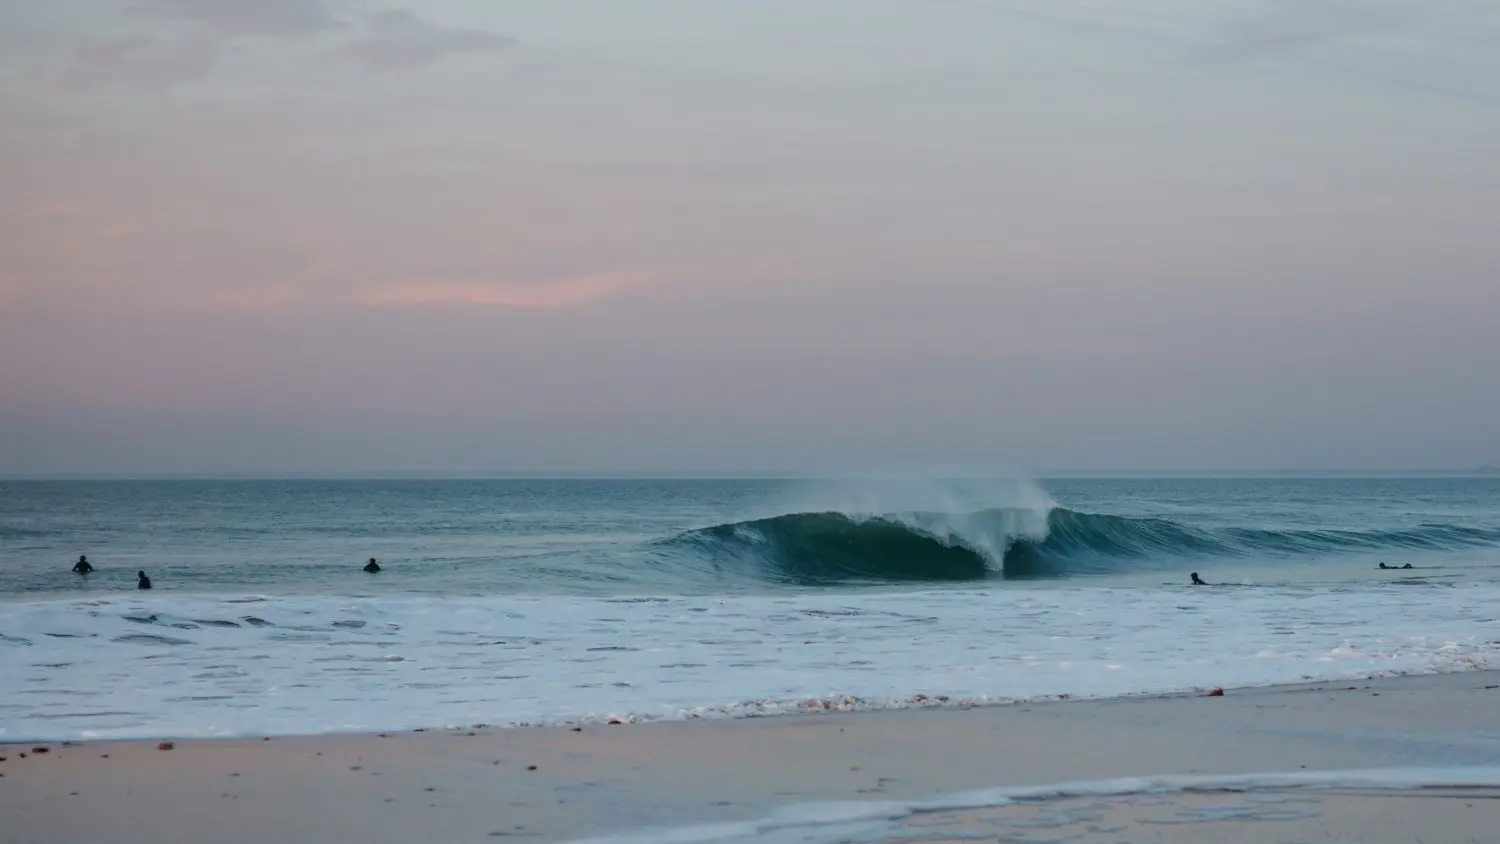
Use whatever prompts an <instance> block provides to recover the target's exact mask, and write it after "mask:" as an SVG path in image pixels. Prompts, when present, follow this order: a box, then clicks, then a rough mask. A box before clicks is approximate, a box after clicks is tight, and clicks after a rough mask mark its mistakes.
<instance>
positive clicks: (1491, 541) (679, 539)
mask: <svg viewBox="0 0 1500 844" xmlns="http://www.w3.org/2000/svg"><path fill="white" fill-rule="evenodd" d="M667 544H668V545H669V546H671V547H674V548H677V549H681V550H691V551H693V552H695V553H696V554H700V555H703V556H704V557H706V558H708V559H709V560H711V561H712V562H713V563H714V565H715V566H730V567H732V568H734V569H735V570H737V571H738V572H739V573H741V574H749V575H751V576H752V577H756V578H760V579H768V580H772V581H776V582H784V583H796V584H803V585H826V584H832V583H844V582H858V581H874V582H881V581H885V582H910V581H932V582H942V581H968V580H985V579H990V578H1007V579H1031V578H1049V577H1062V576H1067V575H1070V574H1088V573H1105V572H1109V571H1114V570H1118V569H1120V568H1121V567H1123V566H1125V565H1127V564H1128V563H1129V562H1130V561H1132V560H1137V561H1138V560H1145V559H1150V560H1153V561H1161V562H1168V561H1183V562H1186V561H1188V560H1193V559H1202V558H1212V557H1229V556H1245V555H1251V554H1261V555H1266V556H1289V555H1294V554H1310V555H1330V554H1339V553H1353V552H1361V551H1379V550H1385V549H1389V550H1392V551H1400V550H1458V549H1462V548H1475V547H1485V546H1493V545H1496V544H1500V529H1490V528H1474V527H1463V526H1458V525H1443V524H1428V525H1421V526H1418V527H1416V528H1411V529H1406V530H1388V531H1333V530H1329V531H1318V530H1267V529H1248V528H1196V527H1192V526H1188V525H1183V524H1180V523H1178V522H1175V521H1172V520H1170V519H1154V518H1132V517H1126V516H1115V515H1109V514H1101V513H1084V512H1080V511H1076V510H1070V509H1067V508H1065V507H1054V508H1051V509H1050V510H1045V511H1038V510H1030V509H1025V508H998V509H990V510H980V511H976V512H973V513H965V514H946V513H934V512H915V513H898V514H886V515H877V516H866V515H850V514H847V513H840V512H834V511H827V512H815V513H792V514H788V515H783V516H774V517H771V518H765V519H755V520H752V521H744V522H731V523H727V524H721V525H714V526H712V527H707V528H701V529H699V530H692V531H688V532H686V533H683V534H679V535H678V536H676V537H673V538H672V539H670V540H668V541H667Z"/></svg>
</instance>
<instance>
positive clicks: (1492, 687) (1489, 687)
mask: <svg viewBox="0 0 1500 844" xmlns="http://www.w3.org/2000/svg"><path fill="white" fill-rule="evenodd" d="M1485 688H1486V689H1500V686H1485Z"/></svg>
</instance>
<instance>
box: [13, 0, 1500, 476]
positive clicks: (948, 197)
mask: <svg viewBox="0 0 1500 844" xmlns="http://www.w3.org/2000/svg"><path fill="white" fill-rule="evenodd" d="M1496 150H1500V5H1497V4H1495V3H1493V2H1492V0H1433V2H1429V3H1420V4H1419V3H1412V2H1409V0H1347V2H1345V1H1344V0H1222V2H1202V0H760V2H756V3H746V2H737V0H631V2H628V3H603V2H598V0H547V2H545V3H539V2H524V3H523V2H518V0H392V2H389V3H387V2H377V0H257V2H255V3H250V2H245V0H49V2H46V3H36V2H24V0H0V474H49V473H127V474H128V473H158V472H162V473H198V474H214V473H229V472H235V473H238V472H255V473H272V474H274V473H284V472H295V473H318V472H355V471H384V470H390V471H438V472H493V471H499V472H519V473H530V472H536V473H545V472H554V471H557V472H585V473H587V472H591V471H599V472H630V471H668V472H671V471H686V472H694V471H696V472H709V473H712V472H719V471H726V472H735V471H761V472H779V471H796V472H799V473H809V472H811V473H821V472H829V473H839V472H844V471H860V470H866V469H870V468H874V467H881V466H894V465H902V466H907V467H912V466H920V465H926V464H932V465H938V464H941V465H945V466H955V465H1002V464H1003V465H1006V466H1009V467H1014V468H1020V469H1024V470H1028V471H1038V472H1044V471H1057V470H1075V471H1086V470H1110V471H1127V470H1194V469H1244V470H1277V469H1294V468H1301V469H1391V468H1449V467H1451V468H1468V467H1473V466H1478V465H1482V464H1495V463H1500V440H1497V439H1496V438H1495V432H1496V430H1497V428H1496V424H1497V423H1496V420H1497V419H1500V374H1497V373H1500V330H1497V326H1500V236H1497V234H1496V231H1497V229H1496V225H1497V221H1500V155H1497V154H1496Z"/></svg>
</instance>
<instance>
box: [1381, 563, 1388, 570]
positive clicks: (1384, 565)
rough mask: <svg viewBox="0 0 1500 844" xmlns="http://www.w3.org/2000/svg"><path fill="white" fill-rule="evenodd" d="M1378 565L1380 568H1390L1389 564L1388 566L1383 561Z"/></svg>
mask: <svg viewBox="0 0 1500 844" xmlns="http://www.w3.org/2000/svg"><path fill="white" fill-rule="evenodd" d="M1380 567H1381V568H1383V569H1388V568H1390V566H1388V565H1386V564H1385V563H1381V564H1380Z"/></svg>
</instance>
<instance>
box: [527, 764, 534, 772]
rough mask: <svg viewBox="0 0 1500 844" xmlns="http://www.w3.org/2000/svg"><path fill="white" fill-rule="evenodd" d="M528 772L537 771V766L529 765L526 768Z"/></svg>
mask: <svg viewBox="0 0 1500 844" xmlns="http://www.w3.org/2000/svg"><path fill="white" fill-rule="evenodd" d="M526 770H528V771H535V770H536V766H535V765H527V766H526Z"/></svg>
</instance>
